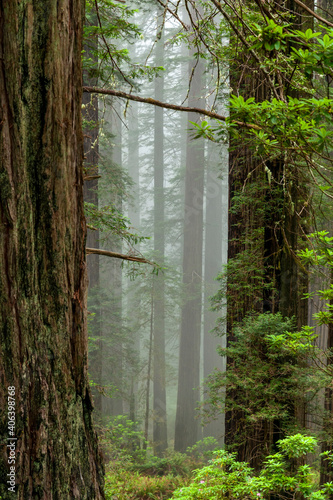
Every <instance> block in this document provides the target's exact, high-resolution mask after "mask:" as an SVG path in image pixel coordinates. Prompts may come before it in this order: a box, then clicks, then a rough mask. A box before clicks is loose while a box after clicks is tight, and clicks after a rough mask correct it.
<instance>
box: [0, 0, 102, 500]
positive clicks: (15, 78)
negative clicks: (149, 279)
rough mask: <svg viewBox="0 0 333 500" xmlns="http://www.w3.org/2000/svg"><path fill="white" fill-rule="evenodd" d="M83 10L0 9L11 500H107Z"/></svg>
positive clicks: (3, 369)
mask: <svg viewBox="0 0 333 500" xmlns="http://www.w3.org/2000/svg"><path fill="white" fill-rule="evenodd" d="M83 5H84V4H83V2H82V1H80V0H71V1H69V0H63V1H55V0H34V1H33V2H32V1H26V2H24V3H22V2H17V1H12V0H10V1H9V0H2V1H1V2H0V61H1V63H0V102H1V107H0V123H1V128H0V158H1V163H0V177H1V184H0V186H1V188H0V189H1V201H0V224H1V229H0V238H1V244H0V359H1V366H0V402H1V407H2V408H3V409H4V410H5V411H3V412H2V414H1V426H0V429H1V443H2V448H1V455H0V462H1V464H0V494H1V497H2V498H3V499H12V498H14V497H13V493H12V492H11V491H8V489H7V488H8V487H11V486H12V485H11V484H8V483H7V480H8V478H9V476H7V474H8V473H9V464H8V458H7V453H8V451H7V450H8V448H6V444H7V443H8V442H9V441H8V440H7V439H8V438H13V440H12V441H10V443H11V446H12V452H13V454H14V457H15V463H14V464H13V465H12V466H13V467H15V468H14V469H11V470H12V471H14V472H15V479H14V480H13V483H14V485H13V488H14V490H15V491H16V498H18V499H19V500H23V499H25V500H26V499H34V500H37V499H45V500H46V499H64V500H65V499H68V500H70V499H80V500H81V499H88V498H89V499H100V498H103V497H104V495H103V493H102V489H103V477H102V476H103V470H102V466H101V462H100V458H99V454H98V448H97V437H96V434H95V432H94V430H93V424H92V417H91V413H92V401H91V393H90V389H89V385H88V379H87V328H86V326H87V325H86V261H85V234H86V226H85V218H84V213H83V175H82V161H83V137H82V130H81V99H82V96H81V83H82V82H81V79H82V70H81V50H82V44H81V37H82V20H83ZM8 387H11V388H13V387H14V388H15V389H11V394H10V397H13V398H15V406H14V407H13V405H12V407H13V408H14V409H13V412H15V420H14V419H13V416H12V415H11V416H12V420H11V421H10V422H13V425H12V426H10V428H8V422H9V421H8V415H7V411H6V409H7V408H8ZM14 393H15V395H14ZM9 401H10V402H12V400H9ZM14 422H15V425H14ZM9 432H10V434H9ZM14 438H17V440H14ZM3 443H5V444H3ZM12 491H13V490H12Z"/></svg>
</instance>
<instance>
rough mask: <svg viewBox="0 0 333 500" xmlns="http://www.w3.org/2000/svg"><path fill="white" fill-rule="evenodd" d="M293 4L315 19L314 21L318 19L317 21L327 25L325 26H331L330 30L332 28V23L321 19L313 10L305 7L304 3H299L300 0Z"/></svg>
mask: <svg viewBox="0 0 333 500" xmlns="http://www.w3.org/2000/svg"><path fill="white" fill-rule="evenodd" d="M295 3H297V4H298V5H299V6H300V7H302V9H304V10H306V11H307V12H308V13H309V14H311V15H312V16H313V17H315V18H316V19H318V21H321V22H322V23H325V24H327V26H331V28H333V23H330V22H329V21H327V19H325V18H324V17H321V16H319V15H318V14H316V13H315V12H314V11H313V10H311V9H310V7H308V6H307V5H305V3H303V2H301V1H300V0H295Z"/></svg>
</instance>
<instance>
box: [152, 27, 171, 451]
mask: <svg viewBox="0 0 333 500" xmlns="http://www.w3.org/2000/svg"><path fill="white" fill-rule="evenodd" d="M155 51H156V53H155V65H156V66H163V65H164V29H163V28H160V26H158V27H157V43H156V47H155ZM163 96H164V78H163V76H162V75H161V76H159V77H158V78H156V79H155V99H158V100H159V101H163ZM163 115H164V111H163V109H162V108H157V107H155V110H154V254H155V255H156V257H155V258H156V259H157V260H158V261H159V262H160V263H161V264H162V263H163V261H164V252H165V248H164V247H165V230H164V224H165V221H164V116H163ZM153 287H154V314H153V318H154V365H153V374H154V375H153V376H154V379H153V381H154V389H153V390H154V402H153V409H154V413H153V415H154V417H153V418H154V421H153V441H154V451H155V453H156V454H157V455H161V453H162V452H163V451H164V450H165V449H166V448H167V446H168V440H167V410H166V386H165V297H164V296H165V284H164V277H163V274H162V273H159V274H158V275H157V276H155V279H154V284H153Z"/></svg>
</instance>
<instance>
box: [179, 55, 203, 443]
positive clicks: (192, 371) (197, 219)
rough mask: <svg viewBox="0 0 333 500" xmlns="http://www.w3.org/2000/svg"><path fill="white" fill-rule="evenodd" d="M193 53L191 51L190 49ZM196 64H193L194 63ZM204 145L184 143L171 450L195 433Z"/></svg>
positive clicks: (193, 95)
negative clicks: (180, 292) (179, 305)
mask: <svg viewBox="0 0 333 500" xmlns="http://www.w3.org/2000/svg"><path fill="white" fill-rule="evenodd" d="M192 57H193V51H192ZM195 66H196V67H195ZM194 67H195V71H194V74H193V78H192V84H191V89H190V94H189V106H196V107H202V108H204V107H205V103H204V99H202V98H200V97H199V96H200V92H201V90H202V75H203V71H204V66H203V63H202V62H201V61H198V62H197V64H196V62H195V61H194V60H193V59H192V60H191V61H190V63H189V73H190V75H191V74H192V70H193V69H194ZM188 119H189V121H193V122H194V121H196V120H197V119H198V116H197V115H196V114H195V113H189V114H188ZM203 185H204V146H203V141H202V140H199V139H198V140H195V141H192V140H191V139H190V137H189V136H188V139H187V144H186V173H185V214H184V249H183V286H184V296H185V303H184V304H183V306H182V312H181V334H180V347H179V372H178V373H179V375H178V396H177V411H176V426H175V450H177V451H181V452H183V451H185V450H186V448H187V447H188V446H192V445H193V444H194V443H195V442H196V441H197V440H198V437H199V424H198V420H197V418H196V417H197V415H196V407H197V402H198V401H199V399H200V395H199V390H198V387H199V382H200V333H201V302H202V300H201V289H202V232H203Z"/></svg>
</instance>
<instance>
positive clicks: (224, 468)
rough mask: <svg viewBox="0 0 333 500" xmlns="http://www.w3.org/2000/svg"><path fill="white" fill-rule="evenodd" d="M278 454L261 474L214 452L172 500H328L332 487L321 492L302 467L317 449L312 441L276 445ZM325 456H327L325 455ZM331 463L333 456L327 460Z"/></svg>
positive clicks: (301, 439)
mask: <svg viewBox="0 0 333 500" xmlns="http://www.w3.org/2000/svg"><path fill="white" fill-rule="evenodd" d="M277 445H278V449H279V451H278V452H277V453H275V454H273V455H269V456H268V457H267V458H266V460H265V461H264V466H263V468H262V469H261V471H260V473H259V474H257V475H254V470H253V469H252V468H251V467H249V465H248V464H247V463H246V462H238V461H237V460H236V458H235V456H236V454H235V453H228V452H226V451H224V450H219V451H216V452H214V454H215V457H214V458H213V459H212V460H211V461H210V463H209V465H207V466H206V467H203V468H201V469H198V470H197V471H196V472H195V476H194V478H193V479H192V480H191V481H190V484H189V485H188V486H181V487H180V488H178V489H177V490H176V491H175V493H174V495H173V497H172V498H173V499H174V500H176V499H177V500H194V499H202V500H222V499H223V500H227V499H228V500H232V499H246V500H252V499H257V500H259V499H260V500H265V499H269V498H270V495H274V498H277V497H279V498H281V499H287V498H288V499H291V498H304V499H309V500H328V499H329V496H330V495H332V493H333V483H326V484H324V485H322V487H321V488H319V487H318V486H316V484H315V482H314V480H313V478H314V476H315V475H316V472H315V470H314V468H313V467H312V466H310V465H308V464H304V458H305V456H306V454H307V453H313V452H314V451H315V450H316V448H317V441H316V439H315V438H314V437H311V436H304V435H302V434H295V435H293V436H289V437H287V438H286V439H281V440H280V441H278V443H277ZM326 455H327V453H326ZM327 458H328V459H329V460H331V461H332V458H333V457H332V456H327Z"/></svg>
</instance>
